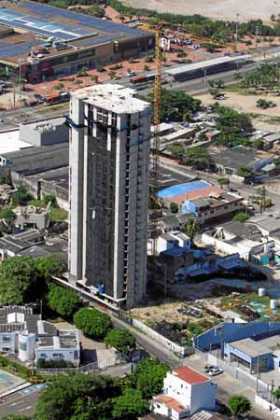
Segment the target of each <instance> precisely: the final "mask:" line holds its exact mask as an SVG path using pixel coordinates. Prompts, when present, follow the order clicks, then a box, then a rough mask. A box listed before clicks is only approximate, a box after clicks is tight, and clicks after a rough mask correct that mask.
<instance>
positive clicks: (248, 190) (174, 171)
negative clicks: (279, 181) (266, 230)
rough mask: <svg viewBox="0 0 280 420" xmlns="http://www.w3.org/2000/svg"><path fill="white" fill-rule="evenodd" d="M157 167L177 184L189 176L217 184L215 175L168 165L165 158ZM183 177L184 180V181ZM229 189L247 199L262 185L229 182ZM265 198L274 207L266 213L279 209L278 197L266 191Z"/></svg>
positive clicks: (172, 162)
mask: <svg viewBox="0 0 280 420" xmlns="http://www.w3.org/2000/svg"><path fill="white" fill-rule="evenodd" d="M159 166H160V168H161V169H162V170H164V173H165V174H168V173H169V176H170V178H171V179H177V180H178V181H179V182H188V181H189V179H190V176H197V177H201V178H204V179H207V180H209V181H214V182H217V178H218V177H219V176H218V175H216V174H212V173H208V172H199V171H193V170H191V169H189V168H185V167H184V166H182V165H178V164H176V162H174V161H171V163H168V161H167V159H166V158H160V161H159ZM184 177H185V179H184ZM230 185H231V187H232V188H234V189H236V190H238V191H239V192H240V194H241V195H242V196H243V197H244V198H245V199H247V198H248V197H249V196H252V195H254V194H255V195H257V193H258V189H259V188H260V187H262V185H255V186H252V185H245V184H243V183H238V182H231V183H230ZM267 197H270V198H271V199H272V202H273V204H274V207H272V208H271V209H268V210H267V212H270V213H271V211H274V210H276V209H278V208H280V195H279V194H276V193H273V192H270V191H267Z"/></svg>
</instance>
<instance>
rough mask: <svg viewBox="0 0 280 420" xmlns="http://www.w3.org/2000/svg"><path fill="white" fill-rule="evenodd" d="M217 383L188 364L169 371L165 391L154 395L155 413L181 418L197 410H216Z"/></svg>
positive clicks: (164, 385) (165, 381) (171, 417)
mask: <svg viewBox="0 0 280 420" xmlns="http://www.w3.org/2000/svg"><path fill="white" fill-rule="evenodd" d="M216 393H217V385H216V384H214V383H212V381H211V380H210V379H209V378H208V377H207V376H205V375H202V374H200V373H198V372H197V371H195V370H194V369H191V368H189V367H187V366H182V367H179V368H177V369H174V370H173V371H172V372H168V373H167V375H166V378H165V379H164V384H163V393H162V394H160V395H157V396H155V397H153V400H152V410H153V412H154V413H156V414H159V415H162V416H166V417H168V418H170V419H174V420H180V419H183V418H186V417H188V416H191V415H192V414H194V413H196V412H197V411H200V410H203V409H206V410H214V409H215V407H216Z"/></svg>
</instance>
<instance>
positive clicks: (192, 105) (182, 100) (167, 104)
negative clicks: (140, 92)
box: [148, 89, 201, 121]
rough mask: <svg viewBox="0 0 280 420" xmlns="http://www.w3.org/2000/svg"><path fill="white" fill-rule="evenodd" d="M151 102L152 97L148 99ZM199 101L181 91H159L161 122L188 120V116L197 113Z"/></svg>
mask: <svg viewBox="0 0 280 420" xmlns="http://www.w3.org/2000/svg"><path fill="white" fill-rule="evenodd" d="M148 99H149V100H150V101H151V102H152V101H153V95H150V96H149V98H148ZM200 108H201V101H200V100H199V99H195V98H193V97H192V96H190V95H187V94H186V93H185V92H183V91H181V90H167V89H161V107H160V109H161V111H160V119H161V121H167V120H168V121H169V120H171V121H184V120H185V119H190V116H191V115H192V114H193V113H194V112H197V111H199V110H200Z"/></svg>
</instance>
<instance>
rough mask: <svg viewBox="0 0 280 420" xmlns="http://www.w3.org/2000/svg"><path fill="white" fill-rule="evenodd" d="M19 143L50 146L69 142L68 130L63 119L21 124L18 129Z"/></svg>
mask: <svg viewBox="0 0 280 420" xmlns="http://www.w3.org/2000/svg"><path fill="white" fill-rule="evenodd" d="M19 138H20V141H23V142H24V143H29V144H30V145H31V146H50V145H53V144H58V143H66V142H68V141H69V128H68V127H67V126H66V124H65V118H63V117H58V118H52V119H48V120H43V121H36V122H32V123H26V124H21V125H20V129H19Z"/></svg>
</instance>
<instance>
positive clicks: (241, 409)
mask: <svg viewBox="0 0 280 420" xmlns="http://www.w3.org/2000/svg"><path fill="white" fill-rule="evenodd" d="M228 406H229V409H230V411H231V413H232V415H233V418H235V419H238V418H240V417H241V416H243V415H244V414H247V413H249V411H250V410H251V402H250V401H249V400H248V398H246V397H244V396H243V395H233V396H232V397H230V398H229V400H228Z"/></svg>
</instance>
